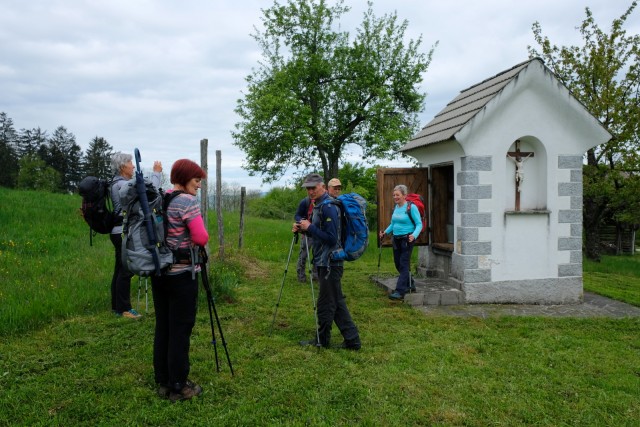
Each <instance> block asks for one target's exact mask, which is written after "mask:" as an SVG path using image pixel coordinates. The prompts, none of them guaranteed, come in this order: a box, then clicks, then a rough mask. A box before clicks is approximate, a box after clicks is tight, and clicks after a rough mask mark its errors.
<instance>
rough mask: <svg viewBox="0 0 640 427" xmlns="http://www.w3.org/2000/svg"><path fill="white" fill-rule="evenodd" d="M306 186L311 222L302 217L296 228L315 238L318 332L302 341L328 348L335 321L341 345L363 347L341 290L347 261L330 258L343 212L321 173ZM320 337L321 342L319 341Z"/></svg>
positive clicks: (314, 261)
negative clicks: (328, 191) (308, 339)
mask: <svg viewBox="0 0 640 427" xmlns="http://www.w3.org/2000/svg"><path fill="white" fill-rule="evenodd" d="M302 186H303V187H305V188H306V189H307V195H308V196H309V199H310V200H313V201H314V202H315V207H314V208H313V215H312V221H311V222H310V221H309V220H307V219H302V220H301V221H300V222H299V223H295V224H294V225H293V231H294V232H298V231H305V232H306V233H307V234H309V235H311V236H312V238H313V240H312V241H313V245H312V251H313V264H314V265H315V266H316V267H317V268H318V281H319V283H320V292H319V294H318V305H317V306H318V334H317V338H314V339H313V340H311V341H302V342H301V343H300V344H302V345H316V346H317V345H321V346H322V347H329V343H330V340H331V326H332V325H333V322H335V323H336V326H338V329H339V330H340V333H341V334H342V337H343V338H344V341H343V343H342V345H341V347H342V348H346V349H350V350H359V349H360V346H361V344H360V336H359V334H358V328H357V327H356V325H355V323H354V322H353V320H352V319H351V314H350V313H349V309H348V308H347V304H346V302H345V297H344V295H343V293H342V284H341V279H342V273H343V271H344V266H343V264H344V261H335V260H333V259H331V257H330V254H331V252H332V251H334V250H335V249H337V248H338V247H339V244H340V242H339V236H340V227H341V224H340V212H339V208H338V207H337V206H336V205H335V204H333V203H324V202H325V201H328V200H331V198H330V197H329V194H328V193H327V190H326V188H325V185H324V180H323V178H322V177H321V176H320V175H318V174H315V173H313V174H309V175H307V176H306V178H305V180H304V182H303V184H302ZM318 339H319V342H318Z"/></svg>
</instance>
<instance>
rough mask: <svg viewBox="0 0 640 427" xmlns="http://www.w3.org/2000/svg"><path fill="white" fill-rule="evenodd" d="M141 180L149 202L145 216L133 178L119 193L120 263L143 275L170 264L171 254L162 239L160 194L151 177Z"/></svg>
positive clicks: (162, 224)
mask: <svg viewBox="0 0 640 427" xmlns="http://www.w3.org/2000/svg"><path fill="white" fill-rule="evenodd" d="M144 183H145V188H146V195H147V200H148V201H149V215H148V217H147V218H145V213H144V210H143V207H142V206H141V203H140V197H139V195H138V191H137V189H136V179H135V178H134V179H131V180H129V181H127V183H126V184H125V185H123V186H122V187H121V188H120V193H119V194H120V204H121V206H122V215H123V218H124V221H123V223H122V265H124V266H125V267H126V268H127V270H129V271H130V272H131V273H133V274H136V275H138V276H142V277H145V276H151V275H159V274H160V273H161V272H163V271H164V270H166V269H167V267H169V266H170V265H171V264H172V263H173V253H172V252H171V250H170V249H169V248H168V247H167V246H166V245H165V242H164V239H165V227H164V212H163V207H162V199H163V195H162V193H161V192H160V191H159V190H158V189H157V188H156V187H155V186H154V185H153V184H152V183H151V181H150V180H148V179H146V178H145V180H144ZM149 224H150V225H149ZM151 233H153V235H150V234H151ZM153 242H156V243H155V244H154V243H153Z"/></svg>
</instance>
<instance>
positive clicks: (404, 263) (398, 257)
mask: <svg viewBox="0 0 640 427" xmlns="http://www.w3.org/2000/svg"><path fill="white" fill-rule="evenodd" d="M413 246H414V243H413V242H412V243H409V239H407V236H398V237H395V236H394V237H393V262H394V264H395V265H396V270H398V273H400V276H398V283H397V284H396V291H397V292H398V293H399V294H400V295H404V294H406V293H407V291H408V290H409V280H410V275H409V271H410V262H411V252H413Z"/></svg>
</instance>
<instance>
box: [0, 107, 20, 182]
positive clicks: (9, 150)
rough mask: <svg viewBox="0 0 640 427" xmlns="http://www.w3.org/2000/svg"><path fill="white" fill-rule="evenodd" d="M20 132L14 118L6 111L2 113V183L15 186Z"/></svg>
mask: <svg viewBox="0 0 640 427" xmlns="http://www.w3.org/2000/svg"><path fill="white" fill-rule="evenodd" d="M17 140H18V134H17V132H16V130H15V128H14V127H13V120H11V118H9V117H8V116H7V114H6V113H4V112H2V113H0V185H1V186H3V187H13V186H15V183H16V179H17V176H18V154H17V153H16V144H17Z"/></svg>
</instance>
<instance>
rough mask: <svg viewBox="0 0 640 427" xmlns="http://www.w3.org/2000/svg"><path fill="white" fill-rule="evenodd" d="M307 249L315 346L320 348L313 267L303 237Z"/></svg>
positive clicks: (306, 243) (307, 245)
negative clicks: (314, 322) (314, 326)
mask: <svg viewBox="0 0 640 427" xmlns="http://www.w3.org/2000/svg"><path fill="white" fill-rule="evenodd" d="M304 243H305V245H306V249H307V265H308V266H309V285H311V301H312V302H313V317H314V318H315V321H316V346H317V347H318V348H320V322H318V307H317V306H316V293H315V290H314V289H313V267H312V266H311V254H310V253H309V239H304Z"/></svg>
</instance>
